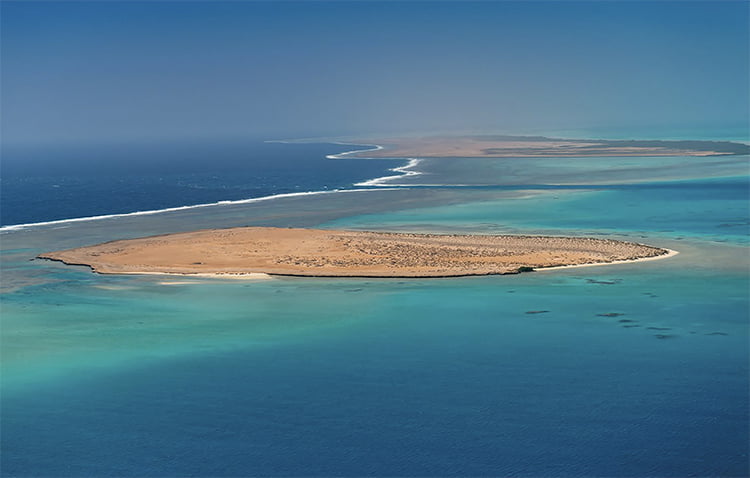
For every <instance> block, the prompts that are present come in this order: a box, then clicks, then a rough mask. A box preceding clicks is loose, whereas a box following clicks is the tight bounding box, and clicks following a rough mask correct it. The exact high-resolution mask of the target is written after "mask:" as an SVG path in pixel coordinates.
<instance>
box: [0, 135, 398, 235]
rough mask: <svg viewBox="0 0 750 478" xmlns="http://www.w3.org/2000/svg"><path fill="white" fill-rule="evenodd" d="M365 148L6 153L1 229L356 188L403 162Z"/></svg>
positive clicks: (0, 178) (231, 145) (1, 163)
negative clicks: (366, 153) (356, 152)
mask: <svg viewBox="0 0 750 478" xmlns="http://www.w3.org/2000/svg"><path fill="white" fill-rule="evenodd" d="M366 148H367V147H366V146H359V147H358V146H353V145H348V146H347V145H337V144H330V143H328V144H309V143H308V144H295V143H266V142H261V141H224V142H217V141H214V142H209V141H202V142H198V141H196V142H192V143H190V142H188V143H187V144H185V143H153V144H139V143H136V144H104V145H96V146H83V145H82V146H70V145H68V146H64V147H59V148H52V147H46V148H42V147H36V148H25V149H23V148H8V147H5V148H3V154H2V156H0V158H1V159H0V204H2V209H0V226H6V225H11V224H28V223H36V222H45V221H54V220H60V219H70V218H77V217H90V216H101V215H109V214H123V213H132V212H136V211H150V210H157V209H166V208H173V207H180V206H188V205H195V204H208V203H214V202H217V201H236V200H242V199H249V198H259V197H265V196H272V195H277V194H290V193H300V192H308V191H321V190H333V189H340V188H349V187H352V185H353V184H355V183H357V182H360V181H364V180H366V179H371V178H375V177H379V176H385V175H388V172H387V170H388V169H389V168H393V167H396V166H399V165H400V164H402V163H403V161H397V160H388V159H372V160H368V161H358V162H353V161H351V160H346V159H339V160H335V159H327V158H326V156H327V155H333V154H336V153H341V152H345V151H351V150H352V149H366Z"/></svg>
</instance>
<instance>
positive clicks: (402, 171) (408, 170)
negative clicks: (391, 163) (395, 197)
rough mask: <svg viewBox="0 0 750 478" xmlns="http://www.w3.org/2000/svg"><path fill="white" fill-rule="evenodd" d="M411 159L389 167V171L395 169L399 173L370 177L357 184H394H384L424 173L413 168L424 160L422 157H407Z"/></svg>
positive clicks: (381, 185)
mask: <svg viewBox="0 0 750 478" xmlns="http://www.w3.org/2000/svg"><path fill="white" fill-rule="evenodd" d="M406 159H408V160H409V162H408V163H407V164H405V165H404V166H399V167H398V168H392V169H389V171H393V172H395V173H399V174H397V175H393V176H383V177H381V178H375V179H368V180H367V181H363V182H361V183H356V184H355V186H380V187H384V186H392V185H391V184H384V183H386V182H388V181H390V180H392V179H402V178H405V177H408V176H418V175H420V174H422V173H421V172H420V171H412V168H414V167H416V166H417V165H418V164H419V163H421V162H422V160H421V159H417V158H406Z"/></svg>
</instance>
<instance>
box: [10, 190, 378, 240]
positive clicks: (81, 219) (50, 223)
mask: <svg viewBox="0 0 750 478" xmlns="http://www.w3.org/2000/svg"><path fill="white" fill-rule="evenodd" d="M365 191H373V190H372V189H334V190H332V191H307V192H299V193H284V194H274V195H271V196H263V197H259V198H248V199H237V200H234V201H217V202H212V203H205V204H194V205H191V206H177V207H168V208H164V209H153V210H149V211H135V212H126V213H120V214H104V215H101V216H88V217H75V218H72V219H58V220H55V221H44V222H32V223H27V224H11V225H8V226H2V227H0V234H3V233H8V232H12V231H18V230H21V229H27V228H31V227H40V226H54V225H69V224H72V223H77V222H88V221H99V220H102V219H116V218H121V217H132V216H150V215H152V214H161V213H163V212H174V211H185V210H188V209H198V208H204V207H212V206H222V205H234V204H249V203H254V202H261V201H269V200H271V199H280V198H288V197H297V196H312V195H318V194H333V193H351V192H365ZM65 227H67V226H65Z"/></svg>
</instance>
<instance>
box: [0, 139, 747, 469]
mask: <svg viewBox="0 0 750 478" xmlns="http://www.w3.org/2000/svg"><path fill="white" fill-rule="evenodd" d="M253 148H254V146H253V147H249V149H248V151H249V150H253ZM258 148H259V149H258V150H257V151H275V154H277V156H272V155H271V154H270V153H269V154H268V156H265V157H268V158H271V157H274V158H276V159H273V160H271V159H269V163H268V167H269V168H271V169H270V170H269V171H271V172H264V171H246V170H244V168H246V167H247V166H248V165H249V164H257V163H254V162H251V161H250V159H248V158H255V157H259V156H254V155H253V154H254V153H253V154H250V153H248V152H247V151H246V152H243V153H242V154H235V153H234V152H233V153H232V154H231V155H230V154H227V156H225V158H227V161H226V165H227V168H226V169H225V170H224V171H223V172H219V168H218V167H217V165H218V164H221V162H220V161H219V162H214V161H215V159H214V158H215V157H211V158H203V159H200V158H199V156H200V155H199V154H196V156H195V161H194V163H195V165H194V169H195V170H196V171H198V172H197V173H196V174H197V176H196V178H197V179H196V180H195V181H196V182H195V184H202V185H204V186H205V185H211V184H213V185H214V186H211V187H208V186H206V188H207V189H208V190H210V191H211V193H210V194H208V193H206V194H207V195H206V196H201V194H203V192H201V193H197V195H195V196H191V195H189V191H193V190H192V189H191V188H189V187H186V186H185V184H183V183H179V182H176V183H175V184H178V186H179V187H178V189H179V190H180V192H176V191H177V190H172V189H167V190H164V191H161V190H160V189H159V188H158V187H156V186H154V185H155V184H156V179H155V178H156V177H157V176H159V177H162V178H165V177H166V176H164V175H165V174H168V171H169V169H168V168H166V166H167V164H168V163H169V164H172V165H174V164H175V163H174V160H173V159H168V158H167V157H163V162H162V161H161V160H160V161H155V160H154V161H153V163H154V168H157V166H158V167H162V166H164V167H165V169H163V170H160V172H155V171H154V172H148V171H147V169H148V168H146V169H142V170H139V171H136V172H133V176H134V177H138V178H140V179H137V180H135V182H134V183H133V184H130V185H129V186H127V187H129V188H133V190H140V189H139V188H141V187H142V188H143V190H142V193H143V194H142V198H143V199H142V201H143V202H139V203H138V205H132V206H126V205H125V203H123V202H122V200H121V198H115V197H113V196H115V195H116V194H113V190H112V189H111V188H110V190H109V191H108V190H106V188H102V189H96V188H89V189H87V192H86V194H83V193H81V197H82V198H85V197H88V199H87V200H84V201H82V202H81V203H79V204H83V203H85V202H88V203H92V206H93V205H96V209H85V208H83V209H82V207H83V206H76V205H75V201H72V202H71V203H66V200H65V199H59V198H58V199H57V201H59V202H62V203H63V204H61V205H59V208H58V207H57V206H55V208H54V213H53V209H52V208H50V210H49V211H48V212H45V211H44V209H45V208H44V207H43V205H40V206H33V207H32V206H28V209H26V208H25V207H21V204H22V198H18V197H11V196H12V194H11V192H12V191H13V190H11V192H8V191H6V190H5V184H6V172H7V170H6V169H5V168H4V169H3V179H2V181H3V194H4V195H7V196H3V216H5V211H6V209H7V207H8V206H7V204H17V205H18V206H14V207H17V208H18V210H17V211H16V212H14V213H13V214H14V215H13V216H11V218H9V219H7V222H5V221H6V219H5V218H4V219H3V220H4V224H5V225H8V224H21V223H30V222H45V221H55V220H58V219H61V218H70V217H82V216H85V215H111V214H120V213H127V212H133V211H146V210H156V209H164V208H169V207H178V206H186V205H189V204H202V203H214V202H220V201H227V200H241V199H247V198H251V197H255V198H259V197H261V194H264V195H279V194H281V195H283V196H281V197H276V198H272V199H267V200H259V201H249V202H242V201H240V202H234V203H220V204H214V205H209V206H204V207H198V208H180V209H177V210H172V211H165V212H162V213H158V214H146V215H127V216H116V217H109V218H103V219H99V220H91V221H77V222H64V221H63V222H55V223H52V224H48V225H39V226H31V227H5V228H3V229H0V244H1V246H2V256H0V260H2V272H3V274H2V286H3V289H2V290H3V293H2V295H1V296H0V298H1V299H2V323H1V326H2V329H1V331H2V334H0V341H1V342H0V345H2V347H1V348H0V354H1V355H2V357H1V358H2V376H1V377H0V385H2V401H1V402H0V407H1V408H0V419H1V423H2V434H0V441H1V444H2V462H1V464H0V474H1V475H2V476H8V477H11V476H80V477H83V476H133V477H135V476H139V477H142V476H528V477H548V476H550V477H551V476H555V477H557V476H559V477H573V476H608V477H609V476H622V477H634V476H648V477H685V476H727V477H729V476H746V475H747V473H748V448H749V447H750V443H749V441H748V436H749V434H748V421H749V418H750V406H749V403H748V402H749V399H748V393H747V390H748V389H749V387H750V379H749V378H748V377H749V372H750V371H749V370H748V364H749V363H750V360H749V359H750V355H749V353H748V352H749V351H748V348H749V346H748V310H749V305H750V304H748V290H750V280H749V279H748V270H750V255H749V254H748V249H747V245H748V244H747V238H748V232H750V214H749V213H748V207H747V201H748V197H750V196H749V194H750V190H749V188H748V174H747V172H748V170H747V164H748V163H747V160H748V158H747V157H731V158H730V157H724V158H688V157H675V158H649V159H627V160H624V159H617V160H609V159H607V158H599V159H597V160H589V159H584V160H580V162H578V161H576V160H573V159H558V160H556V161H552V160H528V161H527V160H521V159H513V158H511V159H499V160H476V159H462V158H453V159H450V160H446V162H441V161H442V160H437V159H435V160H430V159H425V160H422V161H417V162H412V163H406V162H405V161H404V160H395V162H394V160H378V161H373V160H366V159H355V158H349V159H342V160H328V161H323V160H322V159H323V158H325V156H326V155H329V154H337V153H340V152H342V151H346V150H347V149H351V148H352V146H346V145H332V144H328V145H326V144H308V145H306V144H265V145H258ZM264 148H268V149H267V150H266V149H264ZM193 150H194V151H199V150H197V149H193ZM253 151H255V150H253ZM251 152H252V151H251ZM219 156H220V155H219ZM230 156H231V157H232V158H234V159H230V158H229V157H230ZM123 158H125V157H124V156H123ZM242 158H244V159H242ZM279 158H283V159H279ZM40 161H41V160H40ZM113 161H114V162H113V164H112V165H111V166H107V168H106V172H105V169H102V170H100V173H101V178H99V179H101V180H102V181H103V183H102V184H110V185H113V184H115V183H116V178H117V176H118V174H119V173H116V172H115V171H116V168H115V165H116V164H118V163H119V160H113ZM134 161H135V159H134ZM285 161H286V162H285ZM306 161H309V162H310V164H309V166H308V165H307V164H306V163H305V162H306ZM703 161H705V162H703ZM151 162H152V161H146V162H145V163H143V164H144V165H145V164H146V163H151ZM202 162H206V163H208V164H203V165H201V163H202ZM125 164H126V162H125V159H123V162H122V164H121V165H120V166H122V167H123V168H125V166H124V165H125ZM190 164H192V163H190ZM303 164H305V165H304V166H302V165H303ZM706 164H711V165H713V166H712V167H706ZM291 165H297V166H300V167H309V169H308V170H307V171H308V172H311V171H313V170H315V171H316V174H317V172H320V174H319V175H317V176H316V177H315V178H313V177H312V172H311V173H310V175H307V174H306V173H300V172H299V171H297V170H294V169H293V168H291ZM405 165H406V166H408V167H409V168H410V169H408V170H409V171H412V172H413V173H414V174H411V175H403V176H402V177H401V178H394V179H389V180H384V181H376V182H375V184H376V185H375V186H369V187H362V186H356V184H357V183H362V182H365V183H367V182H368V179H369V180H372V179H375V178H378V177H384V176H395V175H398V171H397V172H395V173H394V172H392V171H388V169H390V168H394V167H401V166H405ZM120 166H117V167H120ZM149 167H150V166H149ZM264 167H265V166H264ZM50 168H51V165H50ZM81 168H82V169H85V168H83V166H81ZM128 168H130V166H128V167H127V168H126V169H127V170H128V171H130V169H128ZM202 168H203V169H202ZM273 168H276V169H273ZM318 168H322V169H318ZM339 168H343V169H341V170H339ZM42 169H45V168H40V169H38V170H37V171H38V172H40V171H42ZM53 169H54V168H53ZM576 170H577V171H579V173H580V174H576V173H575V171H576ZM15 171H16V173H15V177H16V180H18V181H20V179H21V178H23V177H24V175H26V176H28V177H31V175H30V174H29V173H24V172H23V171H22V170H21V168H20V166H19V169H16V170H15ZM59 171H60V172H61V173H62V169H60V170H59ZM185 171H186V170H182V169H180V173H179V174H178V173H176V172H172V173H169V174H175V175H178V176H180V175H187V173H185ZM581 171H583V173H581ZM417 173H418V174H417ZM97 174H99V173H97ZM274 174H275V175H276V176H275V177H276V178H277V180H275V181H270V180H269V181H267V182H265V183H264V184H266V186H263V187H261V186H260V185H258V184H256V183H255V182H254V181H255V179H254V178H259V177H271V176H272V175H274ZM41 176H44V175H42V174H41V173H40V177H41ZM53 176H54V175H53V174H50V175H49V176H44V177H45V178H46V179H39V181H40V183H39V184H41V183H44V184H59V185H62V184H63V182H60V177H61V176H57V179H55V178H54V177H53ZM10 177H14V176H13V175H12V174H11V176H10ZM105 177H108V178H109V179H102V178H105ZM174 177H176V176H169V178H170V179H169V182H174V181H173V178H174ZM181 177H182V176H181ZM563 177H565V178H567V180H562V179H561V178H563ZM16 180H11V179H8V181H10V182H11V183H12V182H13V181H16ZM55 181H57V182H55ZM85 181H87V182H88V183H89V184H93V183H96V182H97V176H96V174H94V175H92V176H91V177H90V178H88V179H85ZM108 181H109V182H108ZM191 184H192V183H191ZM222 184H228V185H232V184H234V185H236V186H237V190H236V191H235V190H234V189H232V188H231V187H229V186H228V187H227V190H228V191H233V192H232V194H234V192H236V195H230V194H228V195H226V196H222V194H221V191H222V188H221V185H222ZM269 184H270V185H271V186H270V187H267V185H269ZM369 184H372V182H369ZM378 184H379V186H378ZM387 184H393V185H399V186H397V187H387V186H386V187H384V185H387ZM139 185H140V186H139ZM297 186H298V188H297ZM323 186H328V190H326V189H324V188H323ZM17 187H19V188H20V187H22V186H17ZM123 187H125V186H123ZM183 187H184V189H180V188H183ZM264 187H267V189H263V188H264ZM51 189H61V188H50V190H51ZM334 189H342V190H340V191H334ZM196 190H199V191H202V190H201V189H200V188H196ZM16 191H18V190H16ZM149 191H156V192H154V193H153V194H154V196H153V202H152V203H149V202H148V198H149V197H150V195H151V194H152V193H151V192H149ZM308 191H326V192H323V193H320V194H306V195H289V194H288V193H294V192H308ZM45 194H51V195H54V194H57V192H55V191H52V192H49V191H47V192H44V193H42V192H40V193H39V203H40V204H42V203H44V202H45V201H44V200H43V198H44V197H47V200H48V201H50V200H51V199H50V198H52V197H53V196H45ZM254 194H257V195H256V196H253V195H254ZM87 195H88V196H87ZM73 196H74V195H73ZM73 196H71V197H73ZM133 196H138V194H133ZM6 199H7V201H9V202H8V203H6ZM26 199H29V198H28V197H27V198H26ZM178 199H182V201H180V200H178ZM35 200H36V199H35ZM13 201H16V202H13ZM105 206H106V207H105ZM86 207H88V206H86ZM66 208H67V209H66ZM63 210H65V212H63ZM240 225H268V226H280V227H286V226H301V227H323V228H347V229H374V230H388V231H425V232H446V233H455V232H467V233H523V234H551V235H589V236H594V237H609V238H616V239H625V240H631V241H635V242H642V243H646V244H650V245H654V246H659V247H666V248H669V249H673V250H676V251H678V252H679V254H678V255H677V256H674V257H672V258H668V259H663V260H657V261H650V262H641V263H630V264H618V265H609V266H597V267H580V268H570V269H558V270H549V271H538V272H534V273H528V274H520V275H513V276H489V277H465V278H453V279H431V280H426V279H414V280H404V279H330V278H327V279H319V278H290V277H287V278H273V279H270V280H247V281H242V280H207V279H184V278H181V277H169V276H143V277H138V276H100V275H95V274H92V273H91V272H90V271H89V270H88V269H86V268H83V267H73V266H64V265H62V264H59V263H53V262H47V261H40V260H33V257H34V256H35V255H36V254H38V253H40V252H43V251H48V250H55V249H60V248H66V247H75V246H79V245H84V244H91V243H96V242H102V241H106V240H112V239H117V238H124V237H137V236H142V235H149V234H160V233H165V232H173V231H184V230H191V229H199V228H206V227H230V226H240Z"/></svg>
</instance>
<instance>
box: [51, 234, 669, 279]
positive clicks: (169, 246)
mask: <svg viewBox="0 0 750 478" xmlns="http://www.w3.org/2000/svg"><path fill="white" fill-rule="evenodd" d="M669 253H670V251H668V250H666V249H661V248H656V247H651V246H647V245H643V244H636V243H632V242H623V241H615V240H611V239H594V238H585V237H552V236H509V235H459V234H414V233H393V232H369V231H339V230H324V229H295V228H273V227H241V228H231V229H207V230H201V231H194V232H187V233H178V234H167V235H161V236H152V237H145V238H140V239H128V240H121V241H113V242H107V243H104V244H98V245H94V246H88V247H81V248H77V249H70V250H65V251H56V252H49V253H45V254H41V255H39V256H38V257H40V258H43V259H51V260H57V261H61V262H64V263H66V264H74V265H87V266H90V267H91V268H92V269H93V270H94V271H95V272H99V273H103V274H186V275H196V276H208V275H214V276H225V277H227V276H242V275H249V274H275V275H295V276H324V277H452V276H466V275H488V274H514V273H518V272H519V271H523V270H527V268H546V267H559V266H567V265H581V264H604V263H613V262H619V261H631V260H639V259H646V258H657V257H666V256H668V255H669Z"/></svg>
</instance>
